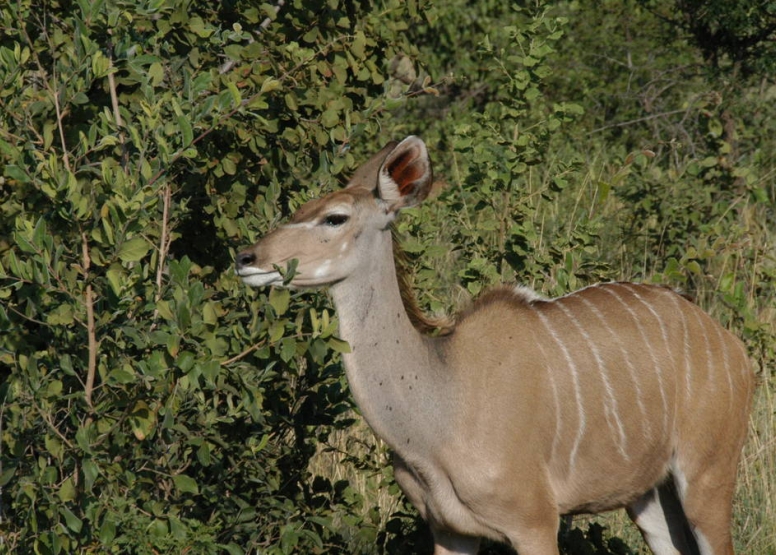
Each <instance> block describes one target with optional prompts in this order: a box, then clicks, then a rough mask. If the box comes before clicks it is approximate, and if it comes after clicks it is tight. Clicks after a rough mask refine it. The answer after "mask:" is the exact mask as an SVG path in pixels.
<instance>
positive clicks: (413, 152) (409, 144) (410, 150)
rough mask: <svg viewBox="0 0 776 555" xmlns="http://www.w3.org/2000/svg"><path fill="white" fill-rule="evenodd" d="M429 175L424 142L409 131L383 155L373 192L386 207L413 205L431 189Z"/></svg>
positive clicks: (429, 163) (393, 209) (429, 168)
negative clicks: (374, 191) (375, 189)
mask: <svg viewBox="0 0 776 555" xmlns="http://www.w3.org/2000/svg"><path fill="white" fill-rule="evenodd" d="M432 177H433V174H432V172H431V160H429V158H428V150H426V144H425V143H424V142H423V141H422V140H421V139H419V138H418V137H415V136H412V135H410V136H409V137H407V138H406V139H404V140H403V141H402V142H400V143H399V144H398V145H396V147H395V148H394V149H393V150H391V152H390V153H389V154H388V156H386V157H385V160H384V161H383V164H382V166H381V167H380V172H379V173H378V175H377V194H378V196H379V197H380V198H381V199H382V200H383V201H385V202H386V203H387V204H388V207H389V210H390V211H396V210H399V209H401V208H407V207H408V206H415V205H416V204H418V203H420V202H421V201H422V200H423V199H425V198H426V197H427V196H428V193H429V191H431V182H432V181H433V179H432Z"/></svg>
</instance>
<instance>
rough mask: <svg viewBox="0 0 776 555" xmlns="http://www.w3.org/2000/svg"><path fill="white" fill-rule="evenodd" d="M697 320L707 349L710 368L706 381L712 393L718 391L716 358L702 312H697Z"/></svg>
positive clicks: (707, 361)
mask: <svg viewBox="0 0 776 555" xmlns="http://www.w3.org/2000/svg"><path fill="white" fill-rule="evenodd" d="M695 319H696V320H697V321H698V326H699V327H700V328H701V334H702V335H703V344H704V346H705V347H706V364H707V366H708V375H707V376H706V381H707V382H708V383H709V384H710V387H711V391H716V390H717V381H716V376H715V374H716V371H715V370H716V369H715V368H714V367H715V366H716V365H715V363H714V357H713V356H712V354H711V341H710V340H709V334H708V333H707V331H706V322H705V321H704V319H703V314H702V313H701V311H700V310H696V311H695Z"/></svg>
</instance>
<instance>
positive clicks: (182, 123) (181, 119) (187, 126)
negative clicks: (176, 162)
mask: <svg viewBox="0 0 776 555" xmlns="http://www.w3.org/2000/svg"><path fill="white" fill-rule="evenodd" d="M178 127H180V130H181V136H182V141H183V143H182V144H183V146H184V147H186V146H189V145H190V144H191V143H192V142H194V131H193V130H192V128H191V123H190V122H189V119H188V118H187V117H186V116H178Z"/></svg>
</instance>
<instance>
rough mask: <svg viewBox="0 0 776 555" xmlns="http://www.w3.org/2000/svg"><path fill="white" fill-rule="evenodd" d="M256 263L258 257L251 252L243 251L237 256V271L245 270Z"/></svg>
mask: <svg viewBox="0 0 776 555" xmlns="http://www.w3.org/2000/svg"><path fill="white" fill-rule="evenodd" d="M255 261H256V255H255V254H253V253H252V252H250V251H243V252H241V253H239V254H238V255H237V258H236V260H235V266H237V269H238V270H239V269H240V268H244V267H246V266H250V265H251V264H253V263H254V262H255Z"/></svg>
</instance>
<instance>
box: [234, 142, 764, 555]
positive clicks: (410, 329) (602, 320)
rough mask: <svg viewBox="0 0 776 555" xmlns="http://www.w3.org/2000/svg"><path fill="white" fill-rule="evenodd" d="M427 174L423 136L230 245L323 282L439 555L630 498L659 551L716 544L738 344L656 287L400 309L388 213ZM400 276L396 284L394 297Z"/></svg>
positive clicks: (723, 540)
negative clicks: (284, 219)
mask: <svg viewBox="0 0 776 555" xmlns="http://www.w3.org/2000/svg"><path fill="white" fill-rule="evenodd" d="M431 183H432V172H431V162H430V160H429V156H428V152H427V150H426V145H425V144H424V143H423V141H421V140H420V139H419V138H417V137H407V138H406V139H404V140H403V141H402V142H400V143H398V144H396V143H391V144H389V145H387V146H386V147H385V148H383V149H382V150H381V151H380V152H378V153H377V154H376V155H375V156H373V157H372V158H371V159H370V160H368V161H367V162H366V163H365V164H364V165H363V166H361V167H360V168H359V169H358V170H357V171H356V172H355V174H354V176H353V178H352V179H351V180H350V182H349V184H348V186H347V187H346V188H344V189H342V190H340V191H337V192H334V193H331V194H329V195H327V196H325V197H323V198H320V199H316V200H313V201H311V202H309V203H307V204H305V205H304V206H302V207H301V208H300V209H299V210H298V211H297V212H296V213H295V214H294V216H293V217H292V218H291V221H290V222H289V223H288V224H286V225H282V226H280V227H279V228H277V229H276V230H274V231H272V232H271V233H270V234H268V235H267V236H266V237H264V238H263V239H261V240H260V241H259V242H258V243H256V244H255V245H254V246H253V247H251V248H249V249H247V250H245V251H243V252H241V253H240V254H239V255H238V256H237V260H236V271H237V274H238V275H239V276H240V277H241V278H242V279H243V280H244V281H245V282H246V283H247V284H248V285H252V286H257V287H258V286H264V285H278V286H280V285H282V284H283V277H282V276H281V273H280V272H278V270H277V268H278V267H280V268H282V267H283V266H284V265H286V264H287V263H288V262H289V261H291V260H292V259H296V260H297V262H298V264H297V266H296V272H295V274H294V276H293V278H292V279H291V281H290V283H289V284H288V286H290V287H297V288H303V287H317V286H329V289H330V292H331V296H332V299H333V302H334V305H335V307H336V309H337V312H338V315H339V321H340V335H341V336H342V338H344V339H345V340H347V341H348V342H349V343H350V346H351V352H350V353H348V354H346V355H344V365H345V371H346V373H347V378H348V381H349V383H350V388H351V390H352V392H353V395H354V397H355V399H356V402H357V403H358V405H359V407H360V409H361V412H362V413H363V415H364V417H365V418H366V420H367V422H368V423H369V425H370V426H371V427H372V428H373V429H374V431H375V433H376V434H377V435H378V436H380V437H381V438H383V439H384V440H385V441H386V442H387V443H388V445H390V447H391V449H392V450H393V452H394V466H395V473H396V480H397V482H398V483H399V485H400V486H401V488H402V489H403V490H404V492H405V493H406V495H407V497H408V498H409V499H410V501H411V502H412V503H413V505H415V507H417V509H418V511H419V512H420V514H421V515H422V516H423V518H424V519H425V520H426V521H428V523H429V525H430V526H431V529H432V532H433V535H434V542H435V549H434V553H435V555H442V554H448V553H459V554H474V553H477V550H478V547H479V542H480V538H482V537H488V538H493V539H496V540H499V541H503V542H506V543H508V544H510V545H512V546H513V547H514V548H515V549H517V551H518V552H519V553H520V555H553V554H557V553H558V547H557V539H556V535H557V531H558V526H559V515H568V514H575V513H582V512H585V513H590V512H592V513H595V512H600V511H605V510H609V509H615V508H621V507H624V508H626V509H627V511H628V514H629V515H630V517H631V519H633V521H634V522H635V523H636V525H637V526H638V527H639V529H640V530H641V532H642V534H643V535H644V538H645V540H646V542H647V544H648V545H649V547H650V548H651V549H652V551H653V552H654V553H655V554H656V555H668V554H676V553H682V554H690V553H700V554H702V555H723V554H724V555H730V554H732V553H733V544H732V541H731V534H730V524H731V505H732V497H733V490H734V486H735V480H736V467H737V464H738V460H739V456H740V453H741V448H742V445H743V443H744V439H745V436H746V431H747V425H748V414H749V409H750V404H751V397H752V390H753V384H754V378H753V373H752V371H751V366H750V362H749V361H748V359H747V355H746V349H745V348H744V345H743V344H742V343H741V342H740V341H739V340H738V339H736V337H734V336H733V335H732V334H731V333H729V332H728V331H727V330H725V329H724V328H722V327H721V326H720V325H719V324H718V323H716V322H715V321H714V320H712V319H711V318H710V317H709V316H708V315H707V314H706V313H704V312H703V311H702V310H701V309H699V308H698V307H697V306H696V305H695V304H693V303H691V302H689V301H688V300H686V299H685V298H683V297H682V296H680V295H678V294H676V293H675V292H673V291H671V290H669V289H667V288H663V287H658V286H652V285H641V284H635V283H605V284H599V285H593V286H589V287H586V288H584V289H582V290H580V291H576V292H574V293H570V294H568V295H565V296H563V297H560V298H555V299H548V298H544V297H541V296H540V295H538V294H536V293H534V292H532V291H531V290H529V289H527V288H524V287H512V288H506V287H504V288H499V289H496V290H494V291H491V292H489V293H486V294H485V295H483V296H482V297H481V298H480V299H479V300H477V301H476V302H475V303H474V304H473V305H472V306H471V307H469V308H468V309H466V310H465V311H464V312H463V313H462V314H460V315H458V317H457V318H456V319H455V320H453V321H451V322H450V323H448V325H446V326H445V328H444V333H431V334H429V333H426V331H427V329H428V328H430V327H433V325H432V323H429V322H428V321H426V320H424V318H423V316H422V314H419V312H418V311H417V309H415V308H414V306H415V305H414V303H412V302H408V299H409V298H411V296H409V295H408V294H407V291H406V283H407V280H406V279H403V277H402V275H400V273H398V272H397V265H396V263H395V261H394V252H393V245H392V236H391V222H392V221H393V220H394V218H395V217H396V215H397V214H398V212H399V211H400V210H401V209H402V208H405V207H409V206H414V205H416V204H418V203H419V202H421V201H423V200H424V199H425V198H426V197H427V196H428V193H429V189H430V187H431ZM403 289H404V290H403Z"/></svg>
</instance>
